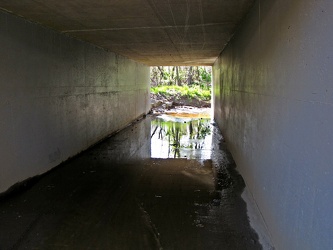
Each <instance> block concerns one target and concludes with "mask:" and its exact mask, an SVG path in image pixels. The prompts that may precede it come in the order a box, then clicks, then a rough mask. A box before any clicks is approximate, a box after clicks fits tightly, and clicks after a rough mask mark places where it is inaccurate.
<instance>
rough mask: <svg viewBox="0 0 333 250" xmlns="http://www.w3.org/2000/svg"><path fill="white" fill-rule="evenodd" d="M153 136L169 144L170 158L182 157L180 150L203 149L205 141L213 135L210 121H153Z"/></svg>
mask: <svg viewBox="0 0 333 250" xmlns="http://www.w3.org/2000/svg"><path fill="white" fill-rule="evenodd" d="M152 131H153V133H152V135H151V137H153V136H158V139H159V140H163V141H167V142H168V156H170V154H171V153H173V157H175V158H177V157H180V149H181V148H187V149H202V148H203V146H204V139H205V137H206V136H207V135H210V133H211V127H210V120H209V119H195V120H187V121H184V120H180V121H166V120H163V119H156V120H154V121H152Z"/></svg>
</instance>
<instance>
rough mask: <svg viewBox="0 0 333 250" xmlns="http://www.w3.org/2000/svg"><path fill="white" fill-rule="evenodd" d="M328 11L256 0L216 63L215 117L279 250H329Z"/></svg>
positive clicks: (332, 242)
mask: <svg viewBox="0 0 333 250" xmlns="http://www.w3.org/2000/svg"><path fill="white" fill-rule="evenodd" d="M332 10H333V2H332V1H330V0H318V1H312V0H291V1H284V0H268V1H257V2H256V4H255V5H254V7H253V9H252V10H251V12H250V13H249V14H248V16H247V18H246V19H245V20H244V21H243V23H242V25H241V27H240V29H239V30H238V31H237V33H236V34H235V35H234V37H233V39H232V40H231V41H230V43H229V44H228V46H227V47H226V48H225V49H224V51H223V52H222V53H221V55H220V57H219V58H218V60H217V61H216V62H215V64H214V66H213V74H214V103H215V104H214V105H215V106H214V107H215V120H216V121H217V123H218V125H219V127H220V128H221V131H222V133H223V135H224V137H225V139H226V141H227V143H228V146H229V148H230V150H231V153H232V155H233V157H234V159H235V161H236V163H237V169H238V170H239V172H240V173H241V174H242V176H243V178H244V180H245V182H246V185H247V189H248V190H249V191H250V192H251V196H253V198H254V200H255V203H256V204H257V206H258V208H259V210H260V213H261V214H262V216H263V219H264V221H265V222H266V225H267V228H268V230H269V232H270V235H271V237H272V241H273V244H274V247H275V248H276V249H284V250H286V249H293V250H294V249H302V250H304V249H332V246H333V237H332V235H333V227H332V225H333V217H332V216H331V211H332V208H333V196H332V194H333V182H332V177H333V176H332V175H333V172H332V162H333V154H332V152H333V151H332V143H333V130H332V127H333V116H332V107H333V85H332V82H333V71H332V65H333V46H332V42H331V41H332V40H333V31H332V29H331V28H330V26H331V24H332V22H333V16H332V14H331V13H332Z"/></svg>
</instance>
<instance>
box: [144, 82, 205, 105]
mask: <svg viewBox="0 0 333 250" xmlns="http://www.w3.org/2000/svg"><path fill="white" fill-rule="evenodd" d="M150 91H151V92H152V93H154V94H161V95H164V96H166V97H170V96H177V97H187V98H190V99H197V100H201V101H210V99H211V91H210V90H205V89H201V88H200V87H199V86H193V87H189V86H186V85H185V86H175V85H173V86H157V87H151V89H150Z"/></svg>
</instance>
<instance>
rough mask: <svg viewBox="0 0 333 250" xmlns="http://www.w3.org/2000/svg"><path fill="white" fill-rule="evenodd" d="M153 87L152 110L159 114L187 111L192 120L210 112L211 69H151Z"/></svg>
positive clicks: (180, 67) (166, 67) (171, 67)
mask: <svg viewBox="0 0 333 250" xmlns="http://www.w3.org/2000/svg"><path fill="white" fill-rule="evenodd" d="M150 86H151V88H150V93H151V94H150V98H151V105H152V106H151V108H152V110H153V111H155V112H156V113H158V114H160V113H165V112H166V111H170V110H175V111H176V112H177V109H178V108H182V112H181V113H184V107H187V108H188V112H186V113H187V116H190V114H191V113H197V112H198V110H197V109H199V110H200V109H204V112H207V110H208V109H210V108H211V97H212V94H211V91H212V67H211V66H152V67H150ZM195 108H196V109H195ZM191 111H193V112H191Z"/></svg>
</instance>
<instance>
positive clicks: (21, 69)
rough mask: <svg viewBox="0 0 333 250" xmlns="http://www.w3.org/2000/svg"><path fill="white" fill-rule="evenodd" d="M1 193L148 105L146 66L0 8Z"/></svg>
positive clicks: (117, 126) (84, 146) (116, 127)
mask: <svg viewBox="0 0 333 250" xmlns="http://www.w3.org/2000/svg"><path fill="white" fill-rule="evenodd" d="M0 55H1V57H0V75H1V77H0V117H1V120H0V138H1V140H0V158H1V175H0V193H1V192H4V191H6V190H7V189H8V188H9V187H10V186H12V185H13V184H15V183H17V182H20V181H23V180H25V179H27V178H29V177H32V176H35V175H39V174H42V173H45V172H47V171H48V170H50V169H51V168H53V167H55V166H57V165H58V164H60V163H61V162H63V161H65V160H66V159H68V158H69V157H72V156H74V155H76V154H78V153H79V152H81V151H82V150H85V149H87V148H88V147H89V146H91V145H93V144H94V143H96V142H97V141H99V140H101V139H103V138H104V137H106V136H108V135H109V134H111V133H112V132H114V131H117V130H119V129H121V128H123V127H124V126H126V125H127V124H129V123H130V122H131V121H133V120H135V119H136V118H138V117H140V116H141V115H143V114H146V113H147V112H148V111H149V109H150V97H149V67H148V66H145V65H142V64H140V63H137V62H134V61H132V60H129V59H127V58H124V57H122V56H120V55H116V54H114V53H111V52H107V51H104V50H102V49H100V48H97V47H95V46H92V45H90V44H88V43H85V42H82V41H78V40H75V39H72V38H69V37H67V36H64V35H62V34H60V33H57V32H54V31H52V30H48V29H46V28H43V27H41V26H39V25H37V24H33V23H31V22H29V21H25V20H23V19H21V18H18V17H15V16H13V15H11V14H7V13H3V12H0Z"/></svg>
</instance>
